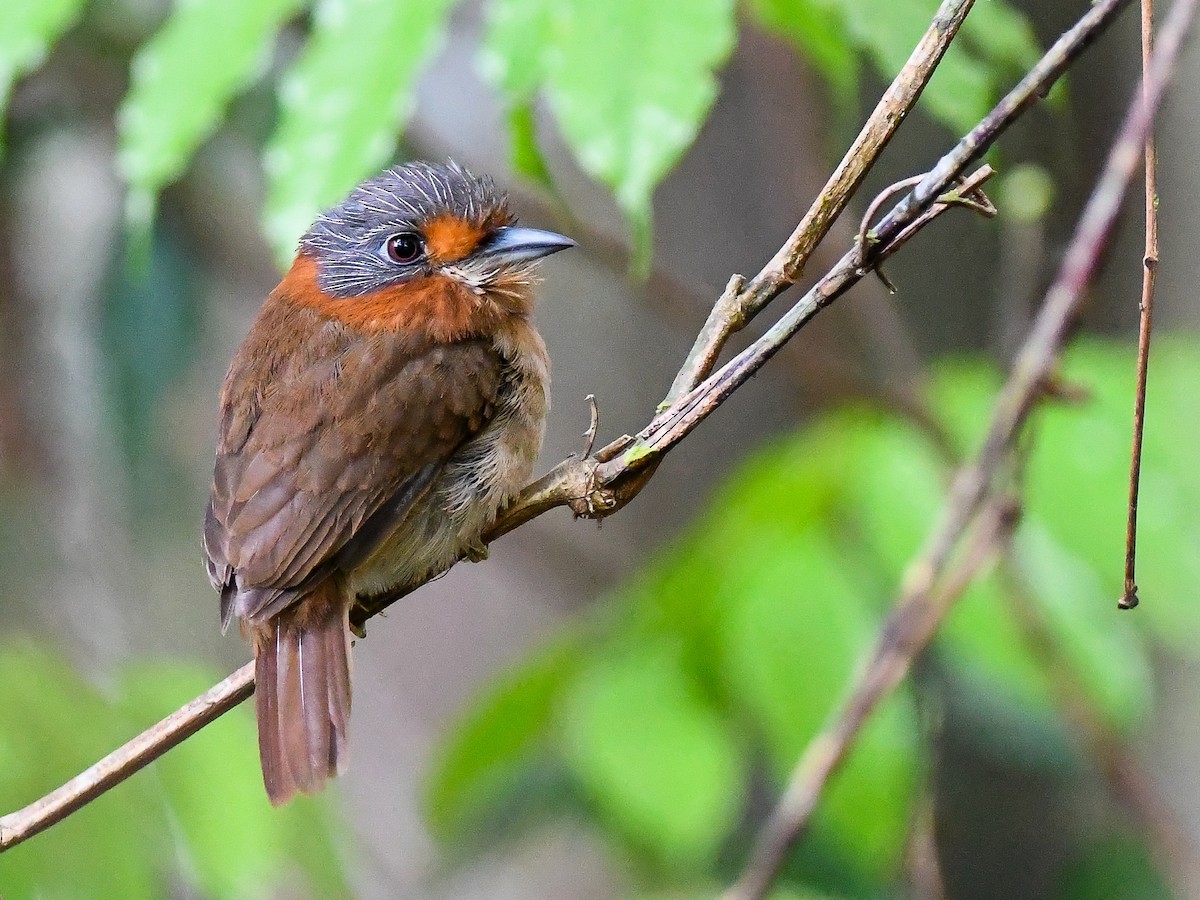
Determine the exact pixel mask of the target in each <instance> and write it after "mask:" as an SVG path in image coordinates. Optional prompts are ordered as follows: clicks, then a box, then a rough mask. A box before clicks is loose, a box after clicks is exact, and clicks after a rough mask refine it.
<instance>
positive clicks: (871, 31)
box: [845, 0, 995, 132]
mask: <svg viewBox="0 0 1200 900" xmlns="http://www.w3.org/2000/svg"><path fill="white" fill-rule="evenodd" d="M845 7H846V18H847V20H848V23H849V27H850V29H851V31H852V32H853V34H854V35H855V38H856V40H857V41H858V43H859V44H860V45H861V46H862V48H863V51H864V52H865V53H866V54H867V56H868V57H869V58H870V59H871V61H872V62H873V63H874V64H875V67H876V69H877V70H878V71H879V73H880V75H881V76H883V77H884V78H886V79H889V80H890V79H892V78H893V77H895V75H896V73H897V72H899V71H900V70H901V69H902V68H903V67H904V64H905V63H906V62H907V61H908V57H909V56H910V55H911V54H912V51H913V48H914V47H915V46H916V45H917V42H918V41H920V40H921V36H922V35H923V34H924V33H925V30H926V29H927V28H928V27H929V23H930V22H931V21H932V20H933V15H934V13H935V12H936V11H937V2H936V0H889V2H887V3H877V2H875V0H846V3H845ZM969 18H970V16H968V19H969ZM994 69H995V67H994V66H991V65H988V64H987V63H986V61H985V60H981V59H979V58H977V57H975V56H973V55H971V54H969V53H967V51H966V49H965V48H964V47H961V46H959V44H958V42H955V43H953V44H951V45H950V49H949V50H948V51H947V52H946V55H945V56H944V57H943V58H942V61H941V63H940V64H939V65H938V67H937V69H936V70H935V71H934V73H933V77H932V78H931V79H930V80H929V84H928V85H927V86H926V87H925V90H924V92H923V93H922V94H921V100H920V104H921V105H920V107H919V108H923V109H925V110H927V111H928V112H929V113H930V114H931V115H932V116H933V117H934V118H935V119H937V120H938V121H940V122H942V123H944V124H945V125H947V126H948V127H949V128H951V129H952V130H954V131H958V132H965V131H969V130H970V129H971V128H972V127H974V125H975V124H976V123H977V122H978V121H979V119H981V118H982V117H983V116H984V115H986V114H987V112H988V110H989V109H990V108H991V105H992V100H993V97H994V95H995V85H994V82H995V71H994Z"/></svg>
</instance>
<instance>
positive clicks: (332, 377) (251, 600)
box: [204, 303, 503, 623]
mask: <svg viewBox="0 0 1200 900" xmlns="http://www.w3.org/2000/svg"><path fill="white" fill-rule="evenodd" d="M502 371H503V360H502V358H501V357H500V356H499V354H498V353H496V351H495V349H494V348H493V347H492V346H491V345H490V344H489V343H485V342H483V341H465V342H460V343H455V344H440V345H435V344H433V343H431V342H429V341H428V340H422V339H418V338H413V337H412V336H404V335H395V334H382V335H369V336H368V335H362V334H361V333H355V332H351V331H349V330H347V329H345V328H344V327H342V326H340V325H338V324H337V323H334V322H330V321H328V320H324V319H322V318H320V317H318V316H317V315H316V314H314V313H311V312H310V311H308V310H304V309H297V308H295V307H292V306H290V305H288V304H282V303H274V304H273V305H272V304H269V305H268V308H267V309H264V312H263V315H262V316H261V317H260V319H259V321H258V322H256V323H255V326H254V328H253V329H252V330H251V333H250V334H249V335H248V336H247V338H246V341H245V343H244V344H243V345H242V348H241V349H240V350H239V352H238V354H237V356H236V357H235V359H234V361H233V365H232V366H231V368H230V371H229V375H228V376H227V377H226V381H225V386H224V389H223V390H222V411H221V424H220V436H219V441H218V444H217V459H216V465H215V468H214V474H213V489H212V497H211V499H210V501H209V509H208V514H207V516H206V520H205V527H204V544H205V550H206V552H207V554H208V558H209V575H210V577H211V579H212V581H213V584H214V585H215V586H216V587H217V589H218V590H220V591H221V592H222V619H223V622H226V623H227V622H228V619H229V616H230V615H231V614H234V613H236V614H237V615H238V616H242V617H254V616H257V615H262V614H264V613H267V614H273V613H274V612H277V611H278V610H279V609H280V608H281V607H282V606H283V605H286V604H287V603H289V602H291V600H293V599H295V598H296V597H297V596H299V595H300V594H302V593H303V592H304V589H305V588H306V586H308V585H311V584H312V583H313V582H314V580H317V579H319V578H320V577H323V576H324V575H325V574H326V573H327V572H328V571H330V570H331V569H333V568H336V567H337V566H338V563H339V555H349V554H353V555H355V556H356V557H357V558H361V556H362V555H363V553H364V549H365V548H363V547H362V546H355V543H356V542H358V543H360V544H361V542H362V541H368V542H370V541H378V540H381V539H382V538H384V537H386V536H387V534H388V533H389V532H390V530H391V527H394V525H395V524H396V523H397V522H398V521H399V520H400V519H401V518H402V517H403V516H404V514H405V513H406V512H407V510H408V508H409V507H410V506H411V505H412V503H414V502H415V501H416V500H417V499H418V498H419V497H420V496H421V495H422V493H423V492H424V491H425V489H426V488H427V487H428V486H429V484H430V483H431V482H432V480H433V478H434V476H435V475H436V474H437V472H438V470H439V469H440V467H441V466H442V464H443V463H444V462H445V461H446V460H447V459H448V458H449V457H450V456H451V455H452V454H453V452H454V451H455V449H456V448H458V447H459V446H461V445H462V443H463V442H464V441H466V440H467V439H468V438H470V437H471V436H472V435H473V434H476V433H477V432H478V431H480V430H481V429H482V428H483V427H484V425H485V424H486V423H487V422H488V421H489V420H490V419H491V417H492V415H493V412H494V408H495V403H496V399H497V395H498V393H499V390H500V386H501V383H502ZM383 520H386V521H383Z"/></svg>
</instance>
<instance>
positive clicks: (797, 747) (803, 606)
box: [718, 523, 919, 881]
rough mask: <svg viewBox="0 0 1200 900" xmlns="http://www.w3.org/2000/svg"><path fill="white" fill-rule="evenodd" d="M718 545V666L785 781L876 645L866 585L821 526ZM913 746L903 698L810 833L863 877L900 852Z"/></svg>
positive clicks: (887, 869)
mask: <svg viewBox="0 0 1200 900" xmlns="http://www.w3.org/2000/svg"><path fill="white" fill-rule="evenodd" d="M723 546H724V548H725V550H726V553H727V564H726V566H725V568H724V571H722V572H721V573H720V576H719V578H720V581H719V586H718V590H719V592H720V595H721V596H722V598H723V599H724V603H725V606H726V613H725V621H724V625H723V628H722V631H721V633H722V635H723V637H724V642H725V646H724V651H723V653H722V655H721V665H722V667H723V671H724V673H725V677H726V679H727V681H728V688H729V692H730V696H731V697H732V698H733V700H734V702H735V703H736V704H737V705H739V706H742V707H743V708H745V709H747V710H748V711H749V712H750V713H751V714H752V715H753V717H754V719H755V720H756V721H757V722H758V723H759V725H760V727H761V728H762V729H763V731H764V733H765V735H766V738H767V746H768V749H769V751H770V759H771V762H772V765H773V768H774V771H775V773H776V775H777V776H778V777H780V778H783V777H784V776H785V775H786V774H787V773H788V772H789V771H790V770H791V768H792V766H793V765H795V763H796V761H797V760H798V759H799V758H800V755H801V754H802V753H803V751H804V749H805V748H806V747H807V746H808V744H809V742H810V741H811V740H812V739H813V738H814V737H815V736H816V735H817V733H818V732H819V731H820V729H821V726H822V725H823V724H824V723H825V722H826V720H827V719H828V717H829V715H830V713H831V712H832V710H833V709H834V708H835V705H836V704H837V703H838V701H839V700H840V699H841V697H843V696H844V694H845V691H846V689H847V685H849V684H850V683H851V676H852V674H853V673H854V671H855V667H856V666H857V665H858V663H859V660H860V659H861V658H862V656H863V654H865V653H866V652H867V651H868V650H869V649H870V647H871V646H872V644H873V641H874V638H875V631H876V621H875V617H874V616H873V615H872V614H871V613H870V611H869V608H868V606H867V605H866V602H865V600H864V595H865V594H866V593H867V592H868V591H867V588H866V587H865V586H864V585H863V584H862V583H861V582H859V581H857V580H856V579H855V578H854V577H852V575H851V573H853V572H854V571H855V569H856V565H855V561H854V560H853V559H851V558H850V557H848V556H846V555H844V554H843V553H842V552H841V551H840V550H839V549H838V548H837V546H836V544H835V543H834V542H833V541H832V540H831V539H830V538H829V537H828V536H827V535H826V534H824V533H823V532H822V530H821V529H820V528H819V527H813V528H811V529H810V531H809V533H808V534H807V535H805V537H804V539H803V540H799V541H797V540H795V539H794V538H792V537H791V536H790V535H786V533H785V534H784V535H782V536H781V535H780V534H779V533H778V532H776V531H775V530H773V529H772V528H771V527H770V523H762V524H761V525H760V527H759V528H757V529H756V530H755V531H754V532H751V533H741V534H726V535H725V539H724V541H723ZM918 745H919V739H918V734H917V716H916V710H915V708H914V706H913V704H912V700H911V698H910V696H909V695H908V694H907V692H905V691H901V692H899V693H898V694H897V695H895V696H894V697H892V698H891V699H890V700H889V701H887V702H886V703H885V704H884V705H883V706H882V707H881V708H880V709H879V710H878V712H877V713H876V714H875V716H874V717H873V718H872V720H871V722H870V723H868V725H867V726H866V727H865V729H864V730H863V732H862V734H861V735H860V737H859V739H858V740H857V741H856V743H855V747H854V749H853V751H852V752H851V754H850V756H849V758H848V759H847V761H846V763H845V765H844V766H843V768H842V769H841V771H840V772H839V774H838V775H837V777H836V779H835V780H834V781H833V782H831V784H830V786H829V788H828V790H827V791H826V793H825V796H824V797H823V798H822V800H821V805H820V807H819V808H818V811H817V814H816V817H815V819H814V831H815V832H816V833H817V834H818V835H819V836H820V837H821V838H823V839H824V840H825V841H827V842H828V843H829V844H830V845H832V846H834V847H837V848H838V849H839V855H840V856H842V857H843V858H844V859H845V860H846V863H847V865H849V866H851V867H853V868H854V869H856V870H857V872H858V874H859V875H860V876H861V877H865V878H867V879H870V880H874V881H879V880H884V879H886V878H887V877H888V875H889V874H890V873H891V872H892V871H893V869H894V866H895V865H896V864H897V862H898V861H899V860H900V858H901V856H902V853H903V849H904V844H905V838H906V835H907V832H908V823H909V821H910V816H911V811H912V800H913V792H914V789H915V784H916V772H917V770H918V767H919V763H918ZM864 809H870V810H871V815H870V816H864V815H862V811H863V810H864Z"/></svg>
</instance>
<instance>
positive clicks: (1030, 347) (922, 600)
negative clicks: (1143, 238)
mask: <svg viewBox="0 0 1200 900" xmlns="http://www.w3.org/2000/svg"><path fill="white" fill-rule="evenodd" d="M1197 2H1200V0H1177V2H1176V4H1175V7H1174V8H1173V9H1172V10H1171V15H1170V17H1169V18H1168V20H1167V23H1166V25H1165V26H1164V27H1163V30H1162V35H1161V37H1160V41H1159V49H1158V51H1157V52H1156V53H1155V55H1154V59H1153V61H1152V65H1151V70H1150V77H1149V78H1148V79H1147V80H1146V83H1145V86H1144V92H1143V93H1141V94H1139V95H1138V96H1136V97H1135V98H1134V101H1133V103H1132V104H1131V106H1130V109H1129V111H1128V112H1127V114H1126V116H1125V119H1124V121H1123V122H1122V125H1121V130H1120V132H1119V134H1118V137H1117V140H1116V142H1115V143H1114V145H1113V148H1112V151H1111V152H1110V154H1109V157H1108V161H1107V163H1106V164H1105V168H1104V171H1103V173H1102V174H1101V177H1100V180H1099V182H1098V183H1097V185H1096V188H1095V190H1094V191H1093V192H1092V195H1091V197H1090V198H1089V200H1088V204H1087V206H1086V208H1085V209H1084V211H1083V214H1082V216H1081V217H1080V220H1079V224H1078V226H1077V227H1076V230H1075V236H1074V237H1073V239H1072V241H1071V245H1070V247H1069V248H1068V250H1067V253H1066V256H1065V257H1064V259H1063V263H1062V266H1061V268H1060V269H1059V273H1058V276H1057V278H1056V279H1055V281H1054V283H1053V285H1051V287H1050V290H1049V292H1048V293H1047V295H1046V300H1045V303H1044V304H1043V306H1042V310H1041V312H1040V313H1039V314H1038V317H1037V318H1036V319H1035V321H1034V324H1033V327H1032V329H1031V330H1030V333H1029V336H1028V337H1027V338H1026V340H1025V343H1024V345H1023V346H1022V348H1021V352H1020V353H1019V354H1018V356H1017V358H1016V361H1015V362H1014V364H1013V369H1012V372H1011V374H1010V375H1009V378H1008V380H1007V382H1006V383H1005V385H1004V388H1003V389H1002V391H1001V393H1000V397H999V398H998V400H997V403H996V408H995V410H994V412H993V415H992V420H991V424H990V425H989V427H988V432H987V436H986V438H985V439H984V443H983V446H982V448H981V449H980V450H979V452H978V454H977V455H976V457H975V459H974V460H973V461H972V462H971V463H969V464H968V465H966V466H964V467H962V468H961V469H960V470H959V472H958V474H957V475H956V476H955V479H954V482H953V484H952V485H951V488H950V494H949V497H948V498H947V501H946V504H945V506H944V507H943V510H942V513H941V516H940V517H939V520H938V523H937V525H936V526H935V527H934V529H933V531H932V533H931V534H930V536H929V538H928V539H927V541H926V543H925V546H924V548H923V549H922V551H921V553H920V554H919V555H918V556H917V558H916V559H915V560H914V561H913V562H912V563H911V564H910V565H909V567H908V570H907V572H906V573H905V578H904V584H903V587H902V590H901V597H900V600H899V601H898V602H897V604H896V607H895V609H894V611H893V613H892V615H890V616H889V617H888V621H887V623H885V626H884V630H883V635H882V637H881V640H880V644H879V645H878V647H877V651H876V653H875V655H874V657H873V658H872V662H871V664H870V666H869V667H868V669H867V670H866V674H865V675H864V676H863V678H862V679H861V680H860V681H859V684H858V688H857V689H856V690H855V691H854V692H853V693H852V694H851V697H850V700H849V701H848V702H847V704H846V705H845V706H844V707H843V708H842V710H841V712H840V713H839V714H838V715H837V717H836V718H835V720H834V723H833V725H832V726H830V728H828V729H827V730H826V731H824V732H823V733H822V734H820V735H818V736H817V737H816V738H815V739H814V740H813V741H812V743H810V744H809V746H808V749H807V750H806V751H805V753H804V755H803V756H802V757H801V759H800V762H799V763H798V764H797V766H796V768H795V769H794V770H793V773H792V776H791V778H790V779H789V781H788V785H787V788H786V789H785V791H784V794H783V797H782V798H781V799H780V801H779V805H778V806H777V807H776V808H775V811H774V812H773V814H772V815H771V817H770V818H769V819H768V821H767V823H766V824H765V825H764V826H763V829H762V831H761V833H760V835H759V840H758V842H757V843H756V845H755V849H754V851H753V853H752V855H751V858H750V861H749V863H748V864H747V866H746V868H745V870H744V872H743V874H742V876H741V877H740V878H739V880H738V881H737V882H736V883H735V884H734V885H733V887H732V888H731V889H730V891H729V892H728V893H727V894H726V900H756V898H760V897H762V896H764V894H765V892H766V890H767V889H768V888H769V887H770V884H771V882H772V881H773V880H774V878H775V874H776V873H777V872H778V870H779V867H780V866H781V865H782V864H783V861H784V859H785V858H786V856H787V853H788V851H789V850H790V849H791V847H792V846H793V845H794V844H795V842H796V841H797V840H798V839H799V838H800V837H801V835H803V833H804V831H805V829H806V828H807V826H808V822H809V820H810V818H811V816H812V813H813V811H814V810H815V809H816V806H817V802H818V800H819V799H820V797H821V794H822V792H823V790H824V788H825V785H826V784H827V783H828V781H829V779H830V778H831V777H832V775H833V774H834V772H835V771H836V770H837V768H838V767H839V766H840V765H841V762H842V761H843V759H844V758H845V756H846V753H847V752H848V751H849V749H850V747H851V746H852V745H853V742H854V740H855V739H856V738H857V735H858V733H859V731H860V729H861V728H862V726H863V725H864V724H865V723H866V721H867V719H868V718H869V716H870V715H871V714H872V713H873V711H874V710H875V708H876V706H877V705H878V703H879V702H880V701H881V700H882V699H883V698H884V697H885V696H886V695H887V694H888V693H890V692H891V690H893V689H894V688H895V686H896V685H897V684H899V682H900V680H901V678H902V677H903V675H904V673H905V671H906V670H907V665H908V661H910V660H911V659H912V655H909V656H907V657H900V658H897V657H895V656H894V652H895V651H893V650H891V648H892V647H894V646H896V645H897V643H898V640H899V639H898V638H897V637H896V636H895V634H894V632H896V631H898V630H901V629H902V628H903V627H904V626H903V623H904V622H906V621H907V618H901V619H898V617H901V616H904V615H905V614H906V613H907V615H910V616H916V615H917V613H911V612H908V611H910V610H914V609H915V610H917V611H918V612H921V613H922V614H925V615H926V618H924V619H923V620H922V621H924V622H925V623H927V624H928V625H930V626H932V627H936V624H937V622H938V621H939V620H940V617H939V616H933V615H932V614H928V611H929V610H930V608H931V606H932V604H931V602H930V600H929V598H930V596H931V594H932V592H933V589H934V586H935V584H936V583H937V580H938V578H939V576H940V574H941V573H942V572H943V571H944V570H945V568H946V565H947V563H948V562H949V560H950V558H951V554H952V552H953V549H954V546H955V545H956V543H957V542H958V539H959V536H960V535H961V534H962V533H963V531H964V530H965V529H966V528H967V526H968V525H969V524H970V523H971V521H972V520H973V519H975V518H976V517H977V515H978V514H979V512H980V510H981V509H982V508H983V507H984V506H985V504H986V503H987V502H988V500H987V498H988V496H989V495H990V493H991V492H992V490H993V487H992V485H993V481H994V480H995V476H996V473H997V472H998V471H999V469H1000V467H1001V464H1002V462H1003V460H1004V458H1005V456H1006V455H1007V453H1008V450H1009V448H1010V447H1011V445H1012V442H1013V440H1014V438H1015V437H1016V435H1017V433H1018V431H1019V430H1020V427H1021V425H1022V424H1023V423H1024V421H1025V419H1026V417H1027V416H1028V415H1029V412H1030V410H1031V409H1032V407H1033V405H1034V403H1035V401H1036V399H1037V397H1038V394H1039V391H1040V389H1041V386H1042V384H1043V383H1044V382H1045V380H1046V378H1047V376H1049V375H1050V373H1051V372H1052V371H1053V367H1054V365H1055V364H1056V361H1057V359H1058V356H1059V353H1060V352H1061V349H1062V346H1063V344H1064V342H1065V340H1066V337H1067V333H1068V331H1069V329H1070V326H1071V324H1072V322H1073V321H1074V317H1075V314H1076V312H1077V310H1078V307H1079V304H1080V303H1081V301H1082V298H1083V294H1084V290H1085V288H1086V287H1087V286H1088V284H1089V283H1090V282H1091V280H1092V277H1093V275H1094V274H1095V271H1096V268H1097V265H1098V264H1099V260H1100V256H1101V254H1102V253H1103V250H1104V247H1105V246H1106V243H1107V238H1108V236H1109V234H1110V233H1111V231H1112V227H1113V224H1114V222H1115V221H1116V217H1117V214H1118V213H1119V211H1120V207H1121V201H1122V199H1123V198H1124V196H1125V193H1126V191H1127V189H1128V187H1129V182H1130V180H1131V179H1132V177H1133V173H1134V170H1135V169H1136V167H1137V161H1138V150H1139V149H1140V148H1141V146H1142V144H1143V142H1144V141H1145V137H1146V134H1147V133H1148V131H1149V128H1150V125H1151V122H1152V121H1153V117H1154V113H1155V111H1156V110H1157V108H1158V102H1159V100H1160V98H1161V96H1162V93H1163V90H1164V88H1165V85H1166V82H1167V80H1168V78H1169V76H1170V74H1171V72H1172V70H1173V68H1174V64H1175V59H1176V56H1177V54H1178V51H1179V47H1180V45H1181V44H1182V41H1183V37H1184V34H1185V33H1186V31H1187V29H1188V27H1189V26H1190V24H1191V21H1192V18H1193V16H1194V14H1195V11H1196V3H1197ZM1099 8H1100V7H1099V5H1097V6H1094V7H1093V8H1092V12H1095V11H1096V10H1097V9H1099ZM1087 18H1088V17H1087V16H1085V17H1084V19H1082V20H1080V22H1081V24H1082V23H1083V22H1084V21H1085V20H1086V19H1087ZM1078 27H1079V26H1076V29H1077V28H1078ZM1076 29H1072V31H1075V30H1076ZM1060 43H1061V41H1060ZM1051 52H1053V51H1051ZM1007 102H1008V101H1007V99H1006V100H1005V101H1002V102H1001V106H1004V105H1005V104H1006V103H1007ZM975 131H976V132H977V131H979V129H978V128H977V129H975ZM974 133H975V132H972V134H974ZM940 166H941V164H939V167H940ZM935 171H937V170H936V169H935ZM919 193H920V187H918V188H917V190H916V191H914V194H919ZM910 196H911V195H910ZM906 199H907V198H906ZM901 205H903V202H902V204H901ZM885 222H886V220H885ZM881 230H882V229H881ZM994 515H995V512H993V516H994ZM932 634H933V631H932V630H928V632H927V633H926V636H925V640H928V638H929V637H932ZM906 646H908V647H909V648H910V650H911V654H915V653H916V652H917V651H918V650H919V649H920V648H921V647H923V646H924V642H923V641H920V642H912V643H909V644H907V645H906ZM884 651H888V653H885V652H884ZM889 653H890V654H892V655H889Z"/></svg>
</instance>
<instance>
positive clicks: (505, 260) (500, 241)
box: [475, 225, 575, 265]
mask: <svg viewBox="0 0 1200 900" xmlns="http://www.w3.org/2000/svg"><path fill="white" fill-rule="evenodd" d="M574 246H575V242H574V241H573V240H571V239H570V238H569V237H563V236H562V235H561V234H555V233H554V232H553V231H540V230H538V229H537V228H520V227H518V226H516V225H506V226H505V227H503V228H499V229H497V230H496V233H495V234H493V235H492V236H491V237H490V238H489V239H488V241H487V242H486V243H485V244H484V245H483V246H482V247H480V248H479V249H478V250H476V251H475V257H476V258H477V259H486V260H489V261H495V262H498V263H502V264H505V265H509V264H512V263H522V262H530V261H531V260H535V259H541V258H542V257H543V256H549V255H550V254H551V253H557V252H558V251H559V250H566V249H567V248H568V247H574Z"/></svg>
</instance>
